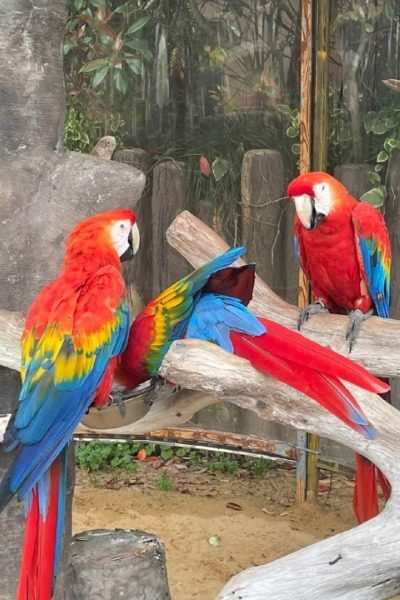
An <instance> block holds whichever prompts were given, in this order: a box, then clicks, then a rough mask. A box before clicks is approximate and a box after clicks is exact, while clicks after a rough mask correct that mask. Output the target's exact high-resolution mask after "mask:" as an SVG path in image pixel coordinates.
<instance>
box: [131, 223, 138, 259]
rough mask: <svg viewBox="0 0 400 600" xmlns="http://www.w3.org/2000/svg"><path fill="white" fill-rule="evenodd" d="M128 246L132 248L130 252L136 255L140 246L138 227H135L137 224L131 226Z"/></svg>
mask: <svg viewBox="0 0 400 600" xmlns="http://www.w3.org/2000/svg"><path fill="white" fill-rule="evenodd" d="M129 244H130V246H131V248H132V252H133V254H134V255H135V254H136V253H137V251H138V250H139V246H140V233H139V227H138V226H137V223H134V224H133V225H132V228H131V231H130V234H129Z"/></svg>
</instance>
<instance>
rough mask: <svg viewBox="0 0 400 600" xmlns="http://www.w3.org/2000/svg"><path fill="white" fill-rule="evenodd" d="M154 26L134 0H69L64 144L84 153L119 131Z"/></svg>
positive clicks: (148, 59)
mask: <svg viewBox="0 0 400 600" xmlns="http://www.w3.org/2000/svg"><path fill="white" fill-rule="evenodd" d="M149 27H150V31H151V28H152V27H153V25H152V24H151V17H150V15H145V14H143V11H142V9H141V8H140V4H139V5H138V3H136V2H133V1H132V0H126V1H125V2H123V3H120V2H117V1H115V0H70V2H69V18H68V21H67V24H66V30H65V37H64V44H63V51H64V70H65V81H66V89H67V121H66V132H65V145H66V147H67V148H69V149H77V150H81V151H88V150H90V148H91V147H92V146H93V145H94V143H95V142H96V141H97V139H98V138H99V137H101V136H102V135H105V134H112V135H115V136H116V137H117V138H119V137H121V135H122V127H123V125H124V122H123V119H122V117H121V114H122V112H123V111H124V107H125V105H127V104H128V103H129V104H131V103H132V99H133V97H134V96H135V93H136V95H138V94H137V91H138V90H141V82H142V78H143V74H144V69H145V67H144V63H145V62H148V63H150V62H151V60H152V53H151V51H150V49H149V45H148V34H149Z"/></svg>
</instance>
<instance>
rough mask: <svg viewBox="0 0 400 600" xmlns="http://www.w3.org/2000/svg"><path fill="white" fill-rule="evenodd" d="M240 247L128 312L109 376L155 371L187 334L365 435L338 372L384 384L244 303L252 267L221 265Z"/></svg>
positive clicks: (136, 380)
mask: <svg viewBox="0 0 400 600" xmlns="http://www.w3.org/2000/svg"><path fill="white" fill-rule="evenodd" d="M245 250H246V249H245V248H235V249H231V250H228V251H227V252H225V253H224V254H222V255H220V256H218V257H216V258H214V259H213V260H211V261H210V262H208V263H206V264H205V265H204V266H202V267H200V268H199V269H197V270H196V271H193V272H192V273H191V274H190V275H188V276H186V277H184V278H183V279H181V280H179V281H178V282H177V283H175V284H173V285H171V286H170V287H168V288H167V289H166V290H164V291H163V292H161V294H160V295H159V296H157V298H155V299H154V300H153V301H151V302H149V304H147V306H146V307H145V308H144V309H143V311H142V312H141V313H140V314H139V315H138V316H137V317H136V319H135V320H134V322H133V324H132V327H131V330H130V333H129V339H128V344H127V346H126V349H125V351H124V352H123V353H122V354H121V355H120V357H119V358H118V360H117V363H118V366H117V368H116V371H115V377H116V380H117V381H118V382H119V383H120V384H122V385H124V386H125V387H126V388H133V387H136V386H137V385H139V384H140V383H142V382H144V381H145V380H147V379H149V378H151V377H157V375H158V371H159V368H160V365H161V363H162V361H163V359H164V357H165V355H166V353H167V352H168V350H169V348H170V346H171V344H172V342H174V341H175V340H177V339H181V338H185V337H186V338H193V339H198V340H205V341H210V342H214V343H216V344H218V345H219V346H221V347H222V348H223V349H224V350H226V351H228V352H233V353H234V354H236V355H237V356H240V357H242V358H246V359H248V360H249V361H250V362H251V364H252V365H253V366H254V367H255V368H256V369H258V370H260V371H262V372H263V373H265V374H267V375H269V376H272V377H275V378H276V379H278V380H279V381H283V382H284V383H286V384H288V385H290V386H292V387H293V388H295V389H297V390H299V391H300V392H303V393H305V394H307V395H308V396H310V397H311V398H313V399H314V400H316V401H317V402H318V403H319V404H321V405H322V406H323V407H325V408H326V409H327V410H329V411H330V412H332V413H333V414H334V415H336V416H337V417H339V418H340V419H341V420H342V421H343V422H344V423H346V424H347V425H349V426H350V427H352V428H353V429H355V430H356V431H358V432H360V433H361V434H362V435H364V436H366V437H368V438H373V437H374V436H375V433H376V432H375V429H374V427H373V426H372V425H371V423H369V421H368V419H367V418H366V416H365V415H364V414H363V412H362V410H361V408H360V407H359V405H358V404H357V402H356V400H355V399H354V397H353V396H352V394H351V393H350V392H349V390H348V389H347V388H346V387H345V386H344V385H343V384H342V382H341V381H340V379H344V380H346V381H349V382H351V383H354V384H356V385H358V386H360V387H362V388H364V389H367V390H369V391H374V392H383V391H386V390H387V389H388V386H387V385H386V384H384V383H382V382H381V381H380V380H378V379H376V378H375V377H374V376H372V375H370V374H369V373H368V372H367V371H366V370H365V369H363V368H362V367H360V366H359V365H357V364H355V363H354V362H352V361H350V360H348V359H346V358H344V357H342V356H340V355H339V354H337V353H336V352H333V351H332V350H328V349H326V348H323V347H322V346H320V345H319V344H316V343H315V342H312V341H310V340H308V339H307V338H305V337H304V336H302V335H301V334H299V333H296V332H294V331H290V330H289V329H287V328H285V327H283V326H282V325H278V324H277V323H274V322H272V321H269V320H268V319H264V318H257V317H255V316H254V315H253V314H252V313H251V312H250V310H249V309H248V308H247V306H246V305H247V303H248V302H249V301H250V299H251V295H252V291H253V285H254V275H255V267H254V265H246V266H243V267H239V268H234V267H229V265H231V264H232V263H233V262H234V261H235V260H236V259H237V258H239V257H240V256H241V255H242V254H244V252H245Z"/></svg>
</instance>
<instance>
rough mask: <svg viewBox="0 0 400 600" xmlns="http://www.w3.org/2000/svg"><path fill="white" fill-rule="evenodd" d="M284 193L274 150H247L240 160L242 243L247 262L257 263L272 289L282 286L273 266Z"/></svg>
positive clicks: (278, 157) (279, 160)
mask: <svg viewBox="0 0 400 600" xmlns="http://www.w3.org/2000/svg"><path fill="white" fill-rule="evenodd" d="M283 194H284V184H283V162H282V157H281V154H280V152H278V151H277V150H250V151H249V152H246V154H245V155H244V157H243V163H242V176H241V202H242V204H241V206H242V243H243V245H244V246H247V249H248V253H247V256H248V259H249V261H255V262H257V266H258V272H259V274H260V276H261V277H262V278H263V279H264V281H265V282H266V283H267V284H268V285H270V286H271V287H272V288H273V289H274V290H275V291H278V290H281V289H283V287H284V281H283V276H282V273H281V272H280V270H279V269H277V268H276V264H277V262H278V261H279V259H280V256H281V239H280V237H279V231H280V225H281V217H282V206H281V205H282V202H281V201H280V198H282V196H283Z"/></svg>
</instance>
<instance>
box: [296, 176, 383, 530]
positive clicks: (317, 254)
mask: <svg viewBox="0 0 400 600" xmlns="http://www.w3.org/2000/svg"><path fill="white" fill-rule="evenodd" d="M288 196H290V197H291V198H293V200H294V203H295V207H296V216H295V222H294V237H295V247H296V250H297V255H298V259H299V262H300V266H301V268H302V269H303V271H304V272H305V274H306V275H307V277H308V279H309V281H310V284H311V288H312V291H313V294H314V297H315V299H316V302H315V303H314V304H312V305H310V306H308V307H306V308H305V309H304V310H303V311H302V312H301V313H300V319H299V327H300V326H301V324H302V323H303V322H304V320H307V319H308V318H309V316H310V315H311V314H315V313H317V312H321V311H323V310H326V309H329V310H330V311H331V312H333V313H342V314H345V313H348V314H349V315H350V324H349V327H348V330H347V336H346V337H347V339H349V342H350V350H351V347H352V344H353V343H354V341H355V339H356V337H357V333H358V331H359V328H360V326H361V323H362V321H363V320H365V319H367V318H368V317H369V316H370V315H371V314H373V312H375V313H376V314H377V315H379V316H380V317H384V318H387V317H389V304H390V264H391V249H390V240H389V234H388V231H387V229H386V225H385V221H384V219H383V217H382V215H381V214H380V212H379V211H378V210H376V209H375V208H374V207H373V206H371V205H370V204H368V203H367V202H360V201H359V200H356V199H355V198H353V197H352V196H351V195H350V194H349V192H348V191H347V190H346V188H345V187H344V185H342V184H341V183H340V182H339V181H337V180H336V179H335V178H334V177H332V176H331V175H328V174H327V173H322V172H312V173H307V174H305V175H300V176H299V177H296V179H294V180H293V181H292V182H291V183H290V184H289V186H288ZM376 475H378V477H379V479H380V483H381V486H382V491H383V493H384V495H385V497H386V499H387V498H388V496H389V495H390V488H389V484H388V483H387V481H386V479H385V477H384V476H383V474H382V473H381V472H380V471H379V470H378V469H376V467H375V466H374V465H373V464H372V463H371V462H370V461H369V460H367V459H365V458H364V457H363V456H361V455H358V454H356V483H355V488H354V499H353V505H354V511H355V513H356V516H357V519H358V520H359V521H360V522H364V521H366V520H368V519H370V518H372V517H374V516H375V515H377V514H378V512H379V503H378V492H377V485H376Z"/></svg>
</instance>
